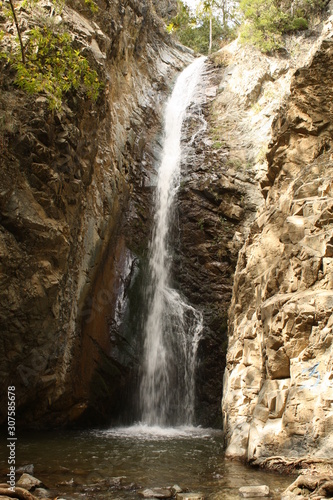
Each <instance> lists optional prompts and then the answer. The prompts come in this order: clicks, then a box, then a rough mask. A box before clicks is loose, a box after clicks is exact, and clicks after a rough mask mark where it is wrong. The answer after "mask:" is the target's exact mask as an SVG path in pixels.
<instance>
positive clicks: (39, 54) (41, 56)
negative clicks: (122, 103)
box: [0, 0, 102, 109]
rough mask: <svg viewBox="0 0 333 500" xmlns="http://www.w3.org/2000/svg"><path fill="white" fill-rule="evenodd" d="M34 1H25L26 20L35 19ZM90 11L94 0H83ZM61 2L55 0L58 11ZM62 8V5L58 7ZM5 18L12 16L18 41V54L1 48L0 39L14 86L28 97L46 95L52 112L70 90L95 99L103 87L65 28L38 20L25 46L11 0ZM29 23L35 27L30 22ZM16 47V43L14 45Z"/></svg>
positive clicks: (28, 35)
mask: <svg viewBox="0 0 333 500" xmlns="http://www.w3.org/2000/svg"><path fill="white" fill-rule="evenodd" d="M36 3H37V2H36V1H32V2H30V5H28V2H27V0H24V9H25V10H26V11H28V12H29V11H30V14H29V17H30V16H31V18H33V17H34V18H35V19H36V12H34V16H33V15H32V10H33V8H34V9H35V10H36ZM85 3H86V4H88V6H89V8H90V9H91V10H92V11H93V12H94V11H95V10H94V9H95V3H94V1H93V0H85ZM59 5H60V2H59V0H54V7H55V8H56V9H57V10H58V9H59ZM61 5H62V6H61V8H63V7H64V2H62V4H61ZM7 16H8V17H12V19H13V22H14V24H15V26H16V31H17V34H18V39H19V42H20V43H19V46H20V51H18V50H14V51H13V50H12V49H8V40H7V47H4V48H5V50H3V49H2V47H1V41H2V40H3V38H4V37H3V36H0V56H1V57H2V58H4V57H5V58H6V59H7V61H8V62H9V64H10V65H11V66H12V67H14V68H15V69H16V72H17V73H16V77H15V80H14V81H15V84H16V85H18V86H19V87H20V88H21V89H23V90H25V91H26V92H28V93H30V94H34V93H39V92H42V93H45V94H46V96H47V98H48V100H49V104H50V107H51V109H54V108H57V109H59V108H60V107H61V104H62V100H63V98H64V95H65V94H66V93H67V92H69V91H72V90H75V91H77V90H78V89H80V90H81V91H83V92H84V94H85V95H86V96H87V97H88V98H90V99H92V100H96V99H97V97H98V94H99V91H100V89H101V87H102V84H101V83H100V81H99V78H98V74H97V72H96V71H95V70H93V69H92V68H91V67H90V65H89V62H88V60H87V58H86V57H85V56H83V55H82V54H81V52H80V50H79V49H75V47H74V46H73V39H72V36H71V34H70V33H68V32H66V30H65V28H64V25H63V24H62V23H60V25H57V26H53V27H52V29H51V28H50V27H47V26H46V25H45V20H44V22H43V19H42V18H41V19H39V24H40V25H42V26H35V27H34V28H32V29H30V30H28V31H26V32H25V33H24V35H25V41H24V44H23V42H22V36H21V30H20V25H19V18H18V15H17V13H16V9H15V7H14V3H13V0H10V8H7ZM32 24H36V21H33V22H32ZM8 37H9V38H12V39H11V40H10V41H9V47H13V46H14V47H15V42H14V41H13V40H14V37H11V36H10V35H9V34H8V35H7V38H8ZM16 48H18V47H17V44H16ZM1 49H2V50H1Z"/></svg>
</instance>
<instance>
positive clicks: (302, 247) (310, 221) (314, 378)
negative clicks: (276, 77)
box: [223, 22, 333, 465]
mask: <svg viewBox="0 0 333 500" xmlns="http://www.w3.org/2000/svg"><path fill="white" fill-rule="evenodd" d="M330 23H331V22H328V23H327V24H326V28H325V29H324V35H323V38H322V39H321V40H320V43H318V45H317V48H316V51H315V53H313V54H312V59H311V60H310V62H309V63H308V65H306V66H304V67H303V68H301V69H299V70H297V71H296V73H295V75H294V77H293V79H292V83H291V93H290V97H289V98H288V100H287V101H286V103H285V106H284V108H283V109H282V111H281V112H280V114H279V115H278V118H277V119H276V120H275V121H274V124H273V140H272V142H271V144H270V147H269V150H268V154H267V159H268V172H267V176H266V177H265V178H263V180H262V182H261V186H262V190H263V194H264V196H265V197H266V203H265V206H264V207H263V208H262V209H261V210H260V212H259V214H258V217H257V218H256V221H255V222H254V223H253V225H252V227H251V231H250V234H249V237H248V239H247V241H246V244H245V246H244V247H243V249H242V250H241V252H240V255H239V260H238V264H237V269H236V273H235V281H234V291H233V299H232V304H231V309H230V316H229V322H230V333H229V335H230V336H229V347H228V356H227V369H226V374H225V384H224V386H225V392H224V399H223V413H224V424H225V430H226V433H227V443H228V448H227V455H229V456H233V457H235V456H238V457H243V458H246V459H248V460H251V461H254V462H255V463H258V464H263V465H267V464H268V463H269V462H270V460H273V461H274V457H275V459H278V456H280V457H281V462H283V457H288V458H289V459H290V461H291V462H292V460H293V459H294V460H296V459H297V458H298V459H299V458H301V457H305V458H306V457H307V456H309V455H310V457H312V459H313V460H314V461H315V460H316V458H317V459H318V461H320V460H321V459H328V460H329V459H331V450H332V445H333V443H332V418H333V413H332V408H331V401H332V398H333V386H332V377H333V374H332V321H333V317H332V283H331V274H332V273H331V260H332V255H331V238H332V227H331V224H332V220H331V215H330V213H331V211H332V206H333V205H332V203H333V198H332V194H333V193H332V174H333V163H332V154H331V150H332V146H333V130H332V119H333V115H332V106H331V105H330V104H328V103H330V102H332V98H333V95H332V89H331V86H328V85H325V84H324V86H323V85H322V84H323V82H324V81H325V79H326V78H331V77H332V75H331V70H330V69H328V68H331V62H332V61H331V59H332V56H333V50H332V39H331V35H330V33H331V24H330ZM325 30H326V31H325ZM269 457H271V458H269Z"/></svg>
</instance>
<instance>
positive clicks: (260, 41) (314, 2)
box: [239, 0, 325, 52]
mask: <svg viewBox="0 0 333 500" xmlns="http://www.w3.org/2000/svg"><path fill="white" fill-rule="evenodd" d="M324 3H325V2H324V0H284V1H278V0H241V1H240V4H239V7H240V11H241V12H242V14H243V17H244V22H243V24H242V27H241V32H240V34H241V40H242V41H244V42H246V43H250V44H252V45H255V46H256V47H258V48H259V49H260V50H262V51H263V52H271V51H273V50H276V49H279V48H281V47H283V45H284V42H283V34H284V33H288V32H291V31H296V30H301V29H306V28H307V27H308V25H309V21H310V20H311V16H312V15H313V14H314V13H316V12H320V10H322V9H323V7H324Z"/></svg>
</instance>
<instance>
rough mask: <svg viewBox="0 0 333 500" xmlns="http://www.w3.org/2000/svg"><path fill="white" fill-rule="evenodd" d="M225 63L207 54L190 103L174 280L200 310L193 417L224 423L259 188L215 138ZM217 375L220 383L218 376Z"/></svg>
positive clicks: (202, 421)
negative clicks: (234, 321)
mask: <svg viewBox="0 0 333 500" xmlns="http://www.w3.org/2000/svg"><path fill="white" fill-rule="evenodd" d="M223 73H224V68H220V67H218V68H215V67H214V64H213V63H212V61H209V60H208V61H207V64H206V73H205V77H204V81H203V82H202V93H203V95H202V96H201V98H198V101H197V102H196V103H194V104H193V106H192V108H191V109H190V110H189V116H188V119H187V121H186V123H185V130H184V132H185V133H184V136H185V137H184V144H183V147H184V158H183V162H182V169H181V170H182V175H181V186H180V191H179V197H178V202H177V217H178V224H177V232H176V235H175V263H174V275H175V284H176V286H177V287H178V288H179V289H180V290H181V293H182V294H184V295H185V296H186V299H187V301H188V302H190V303H191V304H192V305H194V306H195V307H197V308H198V309H200V310H201V311H202V313H203V319H204V322H203V331H202V334H201V340H200V342H199V346H198V368H197V375H196V421H197V423H199V424H200V425H204V426H207V427H221V424H222V422H221V411H220V406H221V392H222V379H221V373H223V371H224V368H225V358H226V348H227V316H228V308H229V305H230V301H231V295H232V283H233V276H234V271H235V268H236V263H237V255H238V251H239V250H240V248H241V246H242V243H243V242H244V240H245V239H246V236H247V231H248V228H249V225H250V221H251V220H253V219H254V217H255V213H256V210H257V208H258V203H260V200H261V195H260V190H259V186H258V184H257V183H256V182H255V181H254V179H253V177H254V176H255V173H254V172H253V171H249V172H248V173H247V175H244V173H243V172H241V171H237V170H236V169H234V168H232V166H231V164H230V162H232V158H233V152H232V151H230V149H229V148H228V146H227V144H220V143H216V141H214V139H213V138H212V135H213V130H214V125H215V123H214V119H213V116H214V111H215V109H216V105H217V101H216V98H217V95H218V86H219V84H220V82H221V79H222V78H223ZM218 381H219V382H218Z"/></svg>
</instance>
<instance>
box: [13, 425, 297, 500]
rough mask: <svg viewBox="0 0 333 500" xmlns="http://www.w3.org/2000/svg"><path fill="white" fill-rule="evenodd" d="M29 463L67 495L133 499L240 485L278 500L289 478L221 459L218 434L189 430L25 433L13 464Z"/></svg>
mask: <svg viewBox="0 0 333 500" xmlns="http://www.w3.org/2000/svg"><path fill="white" fill-rule="evenodd" d="M27 464H33V465H34V475H35V476H36V477H37V478H38V479H40V480H41V481H42V482H43V483H44V484H45V485H46V486H47V487H48V488H50V490H51V492H52V493H53V494H54V495H55V494H57V495H58V496H60V497H61V498H65V499H84V498H86V499H91V498H94V499H110V500H111V499H113V500H116V499H118V500H128V499H133V500H134V499H139V498H140V496H139V493H138V492H139V490H140V489H145V488H153V487H170V486H173V485H174V484H177V485H179V486H180V487H181V488H183V489H184V490H185V491H191V492H201V493H203V494H204V495H205V498H207V499H210V500H218V499H221V500H223V499H226V500H227V499H228V500H229V499H236V498H239V495H238V489H239V488H240V487H241V486H248V485H261V484H267V485H268V486H269V487H270V489H271V493H272V496H271V498H276V499H278V498H280V496H281V492H282V491H283V490H284V489H285V488H286V487H287V486H288V485H289V484H290V483H291V482H292V477H288V476H282V475H279V474H275V473H267V472H263V471H257V470H255V469H252V468H250V467H247V466H245V465H242V464H240V463H238V462H232V461H228V460H225V459H224V450H223V436H222V433H221V432H220V431H215V430H212V429H201V428H194V427H178V428H170V429H168V428H160V427H146V426H143V425H137V426H133V427H128V428H117V429H108V430H93V431H84V432H57V433H55V432H54V433H50V432H49V433H38V434H37V433H34V434H31V433H30V434H29V436H21V437H20V438H19V440H18V442H17V467H19V466H23V465H27ZM19 476H20V474H19V473H17V479H18V478H19Z"/></svg>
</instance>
